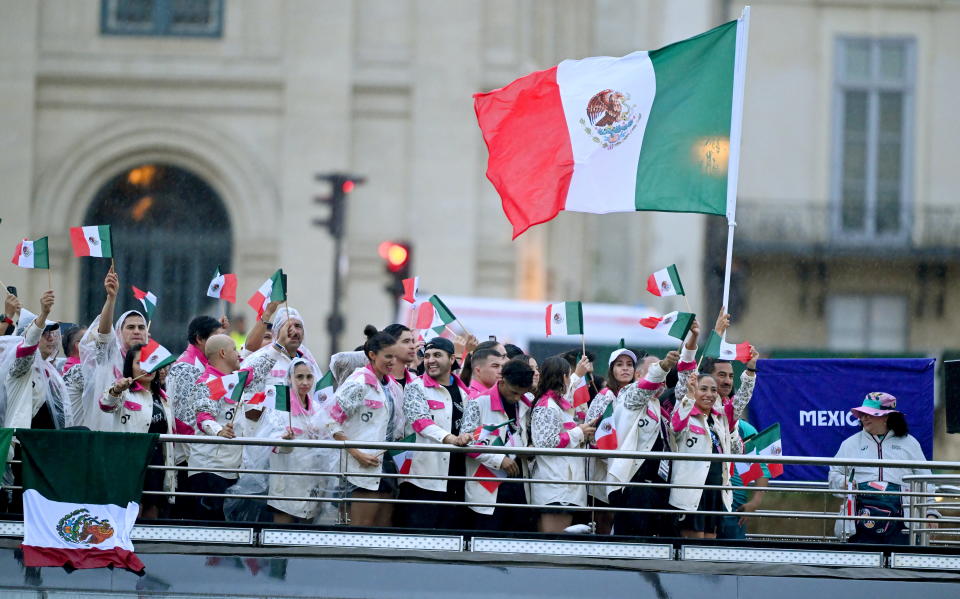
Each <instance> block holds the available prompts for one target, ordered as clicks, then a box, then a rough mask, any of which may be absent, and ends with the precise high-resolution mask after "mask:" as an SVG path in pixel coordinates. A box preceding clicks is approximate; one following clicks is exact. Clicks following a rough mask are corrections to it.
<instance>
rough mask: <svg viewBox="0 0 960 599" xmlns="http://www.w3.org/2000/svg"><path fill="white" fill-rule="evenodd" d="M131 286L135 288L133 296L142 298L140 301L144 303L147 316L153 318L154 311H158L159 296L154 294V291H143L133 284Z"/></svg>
mask: <svg viewBox="0 0 960 599" xmlns="http://www.w3.org/2000/svg"><path fill="white" fill-rule="evenodd" d="M130 288H131V289H133V297H135V298H137V299H138V300H140V303H141V304H143V311H144V313H145V314H146V316H147V320H153V313H154V312H156V311H157V296H156V295H154V294H153V292H152V291H143V290H142V289H138V288H137V287H136V286H135V285H131V286H130Z"/></svg>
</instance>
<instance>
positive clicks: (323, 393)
mask: <svg viewBox="0 0 960 599" xmlns="http://www.w3.org/2000/svg"><path fill="white" fill-rule="evenodd" d="M333 383H334V378H333V371H332V370H328V371H327V374H325V375H323V376H322V377H320V380H318V381H317V384H316V385H314V386H313V397H314V399H316V400H317V401H320V402H322V401H326V400H328V399H330V398H332V397H333Z"/></svg>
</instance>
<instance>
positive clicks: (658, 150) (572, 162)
mask: <svg viewBox="0 0 960 599" xmlns="http://www.w3.org/2000/svg"><path fill="white" fill-rule="evenodd" d="M748 23H749V9H745V10H744V13H743V16H742V17H741V18H740V19H738V20H736V21H731V22H729V23H726V24H724V25H721V26H719V27H717V28H715V29H711V30H710V31H707V32H705V33H702V34H700V35H698V36H696V37H693V38H690V39H687V40H684V41H681V42H677V43H675V44H671V45H669V46H666V47H664V48H660V49H659V50H652V51H638V52H633V53H631V54H628V55H626V56H622V57H619V58H615V57H610V56H597V57H592V58H585V59H582V60H565V61H563V62H562V63H560V64H559V65H558V66H556V67H553V68H551V69H547V70H545V71H538V72H536V73H532V74H530V75H527V76H525V77H521V78H520V79H517V80H516V81H514V82H513V83H510V84H509V85H507V86H506V87H503V88H500V89H497V90H493V91H491V92H487V93H482V94H476V95H475V96H474V109H475V110H476V113H477V120H478V122H479V125H480V129H481V130H482V132H483V138H484V141H485V142H486V144H487V149H488V151H489V154H490V157H489V161H488V164H487V178H489V179H490V181H491V182H492V183H493V185H494V187H496V189H497V191H498V192H499V194H500V198H501V200H502V202H503V209H504V212H505V213H506V215H507V218H508V219H509V220H510V222H511V223H512V224H513V234H514V237H516V236H518V235H520V234H521V233H523V232H524V231H525V230H526V229H527V228H529V227H530V226H532V225H536V224H539V223H542V222H545V221H548V220H550V219H552V218H553V217H555V216H556V215H557V213H558V212H559V211H560V210H571V211H575V212H592V213H595V214H603V213H608V212H630V211H635V210H655V211H664V212H699V213H706V214H719V215H724V214H725V215H727V218H728V219H730V220H731V221H733V212H734V210H735V204H736V188H737V182H736V175H737V169H738V166H739V152H740V123H741V113H742V106H743V82H744V76H745V71H746V48H747V29H748Z"/></svg>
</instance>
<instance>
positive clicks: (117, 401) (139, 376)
mask: <svg viewBox="0 0 960 599" xmlns="http://www.w3.org/2000/svg"><path fill="white" fill-rule="evenodd" d="M144 347H145V345H144V344H140V343H138V344H136V345H133V346H132V347H130V349H129V350H128V351H127V354H126V355H125V356H124V358H123V377H121V378H119V379H117V380H116V381H114V383H113V384H112V385H110V387H108V388H107V389H106V391H104V392H103V395H101V397H100V410H101V411H102V412H104V413H105V414H109V415H111V416H113V419H112V421H109V425H110V428H109V429H108V430H112V431H115V432H124V433H159V434H170V433H171V432H172V431H173V412H172V411H171V409H170V404H169V403H168V402H167V396H166V394H165V393H164V392H163V390H162V389H161V388H160V377H159V376H158V375H157V373H156V372H151V373H149V374H148V373H147V371H146V370H144V369H143V367H142V366H141V364H140V353H141V350H142V349H143V348H144ZM134 379H136V380H134ZM150 464H151V465H153V466H167V467H171V466H173V448H172V447H171V446H170V443H158V444H157V448H156V450H155V452H154V454H153V456H152V457H151V459H150ZM143 488H144V490H145V491H167V492H171V491H173V490H174V489H175V488H176V474H175V473H174V471H173V470H156V469H149V470H147V475H146V479H145V481H144V484H143ZM166 504H167V501H166V500H165V499H164V496H163V495H144V496H143V501H142V502H141V503H140V506H141V507H140V515H141V516H142V517H143V518H147V519H156V518H157V517H159V516H160V510H161V508H162V507H165V506H166Z"/></svg>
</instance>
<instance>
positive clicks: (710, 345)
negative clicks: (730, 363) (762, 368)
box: [703, 331, 750, 364]
mask: <svg viewBox="0 0 960 599" xmlns="http://www.w3.org/2000/svg"><path fill="white" fill-rule="evenodd" d="M703 355H705V356H706V357H708V358H719V359H721V360H736V361H737V362H743V363H744V364H746V363H747V362H749V361H750V344H749V343H747V342H746V341H744V342H743V343H727V342H726V341H724V340H723V337H721V336H720V335H718V334H717V332H716V331H710V336H709V337H707V343H706V345H705V346H704V349H703Z"/></svg>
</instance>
